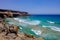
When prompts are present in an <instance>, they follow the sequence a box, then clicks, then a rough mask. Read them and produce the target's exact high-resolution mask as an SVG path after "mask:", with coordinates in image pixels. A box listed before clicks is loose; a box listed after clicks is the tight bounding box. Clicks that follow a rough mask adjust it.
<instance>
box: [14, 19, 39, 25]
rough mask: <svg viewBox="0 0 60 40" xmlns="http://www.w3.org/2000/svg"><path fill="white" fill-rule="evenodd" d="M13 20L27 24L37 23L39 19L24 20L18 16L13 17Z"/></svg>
mask: <svg viewBox="0 0 60 40" xmlns="http://www.w3.org/2000/svg"><path fill="white" fill-rule="evenodd" d="M14 19H15V20H17V21H19V22H22V23H25V24H29V25H39V24H40V21H39V20H32V21H30V20H25V19H19V18H14Z"/></svg>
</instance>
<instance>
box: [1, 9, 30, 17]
mask: <svg viewBox="0 0 60 40" xmlns="http://www.w3.org/2000/svg"><path fill="white" fill-rule="evenodd" d="M4 15H6V16H7V17H16V16H28V15H29V14H28V12H22V11H15V10H7V9H0V17H4Z"/></svg>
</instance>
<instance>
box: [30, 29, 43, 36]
mask: <svg viewBox="0 0 60 40" xmlns="http://www.w3.org/2000/svg"><path fill="white" fill-rule="evenodd" d="M31 31H33V32H34V33H35V34H36V35H41V33H42V32H41V31H40V30H34V29H31Z"/></svg>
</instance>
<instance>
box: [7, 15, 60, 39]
mask: <svg viewBox="0 0 60 40" xmlns="http://www.w3.org/2000/svg"><path fill="white" fill-rule="evenodd" d="M6 22H7V23H9V24H14V25H17V26H19V28H20V30H19V31H20V32H23V33H26V34H30V35H33V36H35V37H42V38H43V39H44V40H60V15H31V16H23V17H16V18H7V19H6Z"/></svg>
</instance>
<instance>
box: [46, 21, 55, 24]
mask: <svg viewBox="0 0 60 40" xmlns="http://www.w3.org/2000/svg"><path fill="white" fill-rule="evenodd" d="M47 22H48V23H50V24H54V23H55V22H52V21H47Z"/></svg>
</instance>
